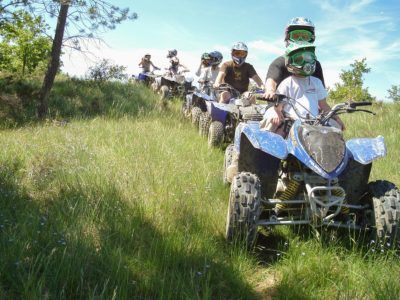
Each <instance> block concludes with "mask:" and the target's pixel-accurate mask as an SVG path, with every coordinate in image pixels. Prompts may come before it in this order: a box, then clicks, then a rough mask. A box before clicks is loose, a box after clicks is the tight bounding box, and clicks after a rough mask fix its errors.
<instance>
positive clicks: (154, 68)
mask: <svg viewBox="0 0 400 300" xmlns="http://www.w3.org/2000/svg"><path fill="white" fill-rule="evenodd" d="M150 64H151V66H152V67H153V68H154V69H157V70H160V68H159V67H156V66H155V65H154V64H153V62H152V61H150Z"/></svg>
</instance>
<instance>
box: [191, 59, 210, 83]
mask: <svg viewBox="0 0 400 300" xmlns="http://www.w3.org/2000/svg"><path fill="white" fill-rule="evenodd" d="M210 65H211V56H210V54H209V53H207V52H205V53H203V54H202V55H201V61H200V65H199V68H198V69H197V71H196V73H195V74H196V76H198V77H199V84H200V85H199V88H200V89H203V88H204V87H205V85H206V84H207V83H208V81H209V80H208V73H209V72H208V69H209V68H210Z"/></svg>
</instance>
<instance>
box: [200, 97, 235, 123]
mask: <svg viewBox="0 0 400 300" xmlns="http://www.w3.org/2000/svg"><path fill="white" fill-rule="evenodd" d="M206 104H207V110H208V112H209V113H210V115H211V119H212V121H220V122H221V123H222V124H225V121H226V117H227V115H228V113H230V112H232V110H233V109H234V108H235V106H234V105H231V104H224V103H218V102H210V101H207V103H206Z"/></svg>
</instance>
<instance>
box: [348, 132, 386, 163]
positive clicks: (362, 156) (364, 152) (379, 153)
mask: <svg viewBox="0 0 400 300" xmlns="http://www.w3.org/2000/svg"><path fill="white" fill-rule="evenodd" d="M346 147H347V149H348V150H349V151H350V153H351V154H352V156H353V158H354V160H355V161H357V162H359V163H361V164H363V165H367V164H369V163H371V162H372V161H373V160H375V159H377V158H379V157H384V156H386V145H385V140H384V138H383V136H378V137H376V138H358V139H351V140H348V141H347V142H346Z"/></svg>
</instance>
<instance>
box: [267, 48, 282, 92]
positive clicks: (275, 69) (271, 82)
mask: <svg viewBox="0 0 400 300" xmlns="http://www.w3.org/2000/svg"><path fill="white" fill-rule="evenodd" d="M285 70H286V67H285V59H284V58H283V57H282V56H279V57H277V58H276V59H275V60H274V61H273V62H272V63H271V64H270V65H269V67H268V72H267V78H266V81H265V94H264V97H265V98H272V97H273V96H274V95H275V92H276V89H277V87H278V85H279V83H281V82H282V81H283V79H285V74H284V72H285Z"/></svg>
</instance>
